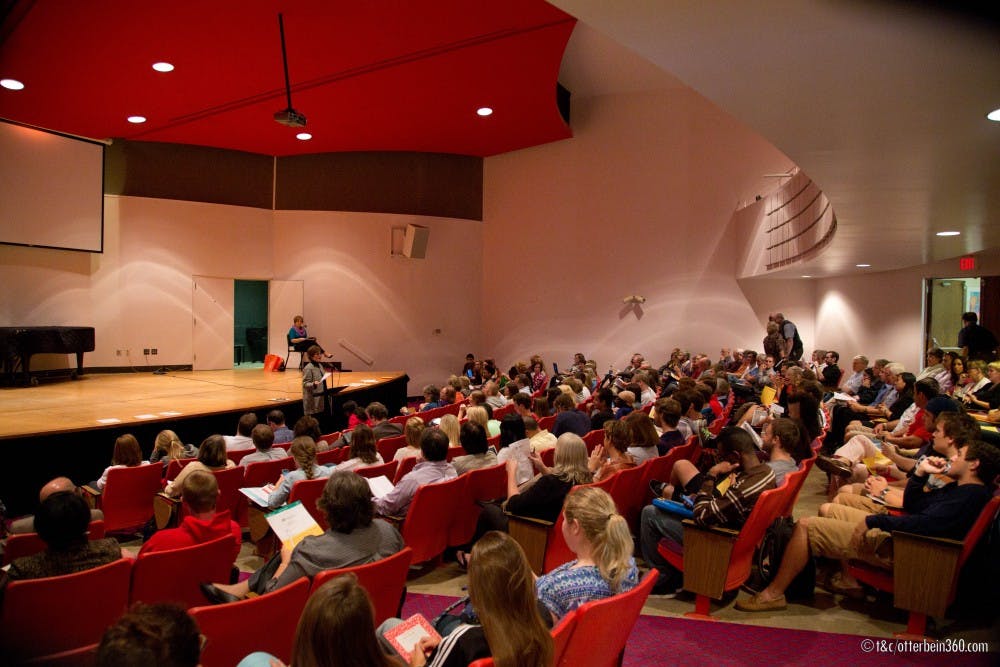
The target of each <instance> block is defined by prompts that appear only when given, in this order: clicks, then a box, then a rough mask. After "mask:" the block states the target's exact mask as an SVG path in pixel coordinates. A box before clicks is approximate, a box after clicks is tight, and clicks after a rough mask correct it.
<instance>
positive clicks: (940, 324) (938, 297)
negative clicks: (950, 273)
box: [924, 276, 1000, 351]
mask: <svg viewBox="0 0 1000 667" xmlns="http://www.w3.org/2000/svg"><path fill="white" fill-rule="evenodd" d="M926 285H927V290H926V293H925V294H926V302H925V304H924V306H925V307H924V313H925V315H926V320H925V323H924V336H925V349H926V348H930V347H940V348H941V349H943V350H945V351H949V350H951V351H958V349H959V348H958V331H959V329H961V328H962V313H968V312H972V313H976V315H977V316H978V318H979V323H980V324H982V325H983V326H985V327H986V328H987V329H990V330H991V331H994V332H1000V276H976V277H969V276H962V277H958V278H929V279H928V280H927V283H926Z"/></svg>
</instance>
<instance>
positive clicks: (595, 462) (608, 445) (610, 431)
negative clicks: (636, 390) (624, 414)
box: [587, 413, 642, 482]
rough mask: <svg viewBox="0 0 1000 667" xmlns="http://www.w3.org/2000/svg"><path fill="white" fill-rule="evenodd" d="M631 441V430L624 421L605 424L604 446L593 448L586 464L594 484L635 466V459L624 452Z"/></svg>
mask: <svg viewBox="0 0 1000 667" xmlns="http://www.w3.org/2000/svg"><path fill="white" fill-rule="evenodd" d="M639 414H642V413H639ZM631 441H632V430H631V429H630V428H629V426H628V424H626V423H625V422H624V421H609V422H605V424H604V444H603V445H598V446H597V447H595V448H594V451H593V452H591V454H590V460H589V461H588V463H587V467H588V468H590V471H591V472H592V473H594V481H595V482H600V481H601V480H603V479H607V478H608V477H611V476H612V475H614V474H615V473H616V472H619V471H621V470H627V469H628V468H634V467H635V466H636V462H635V459H634V458H633V457H632V455H631V454H629V453H628V452H627V451H626V450H628V446H629V443H631Z"/></svg>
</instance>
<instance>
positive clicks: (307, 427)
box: [292, 415, 325, 451]
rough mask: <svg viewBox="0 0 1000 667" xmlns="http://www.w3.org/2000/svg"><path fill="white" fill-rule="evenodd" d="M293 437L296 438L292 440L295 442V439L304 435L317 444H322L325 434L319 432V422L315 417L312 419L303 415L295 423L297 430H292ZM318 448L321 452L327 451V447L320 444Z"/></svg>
mask: <svg viewBox="0 0 1000 667" xmlns="http://www.w3.org/2000/svg"><path fill="white" fill-rule="evenodd" d="M292 435H293V436H294V437H293V438H292V440H295V438H298V437H301V436H303V435H307V436H309V437H310V438H312V439H313V442H315V443H320V442H322V441H321V440H320V438H322V437H323V434H322V433H321V432H320V430H319V422H318V421H317V420H316V418H315V417H310V416H309V415H303V416H301V417H299V420H298V421H297V422H295V428H294V429H293V430H292ZM324 444H325V443H324ZM316 446H317V448H318V449H320V450H321V451H322V450H323V449H325V447H323V446H321V445H319V444H317V445H316Z"/></svg>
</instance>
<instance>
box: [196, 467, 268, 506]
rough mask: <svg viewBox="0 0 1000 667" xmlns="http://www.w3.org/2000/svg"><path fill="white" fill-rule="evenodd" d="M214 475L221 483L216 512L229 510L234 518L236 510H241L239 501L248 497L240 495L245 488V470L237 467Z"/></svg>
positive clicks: (213, 472)
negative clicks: (242, 488)
mask: <svg viewBox="0 0 1000 667" xmlns="http://www.w3.org/2000/svg"><path fill="white" fill-rule="evenodd" d="M212 474H213V475H215V481H216V482H218V483H219V500H218V502H217V503H216V505H215V509H216V511H218V512H222V511H225V510H229V511H230V512H232V513H233V516H236V510H238V509H239V499H240V498H245V497H246V496H244V495H243V494H242V493H240V487H241V486H243V474H244V468H242V467H240V466H236V467H235V468H225V469H223V470H213V471H212ZM275 479H277V478H275Z"/></svg>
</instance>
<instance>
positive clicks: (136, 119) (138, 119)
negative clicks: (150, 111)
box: [128, 116, 146, 125]
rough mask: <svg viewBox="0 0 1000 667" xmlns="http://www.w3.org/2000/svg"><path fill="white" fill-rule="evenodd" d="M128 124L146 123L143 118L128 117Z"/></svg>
mask: <svg viewBox="0 0 1000 667" xmlns="http://www.w3.org/2000/svg"><path fill="white" fill-rule="evenodd" d="M128 122H130V123H134V124H136V125H139V124H140V123H145V122H146V117H145V116H129V117H128Z"/></svg>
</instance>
